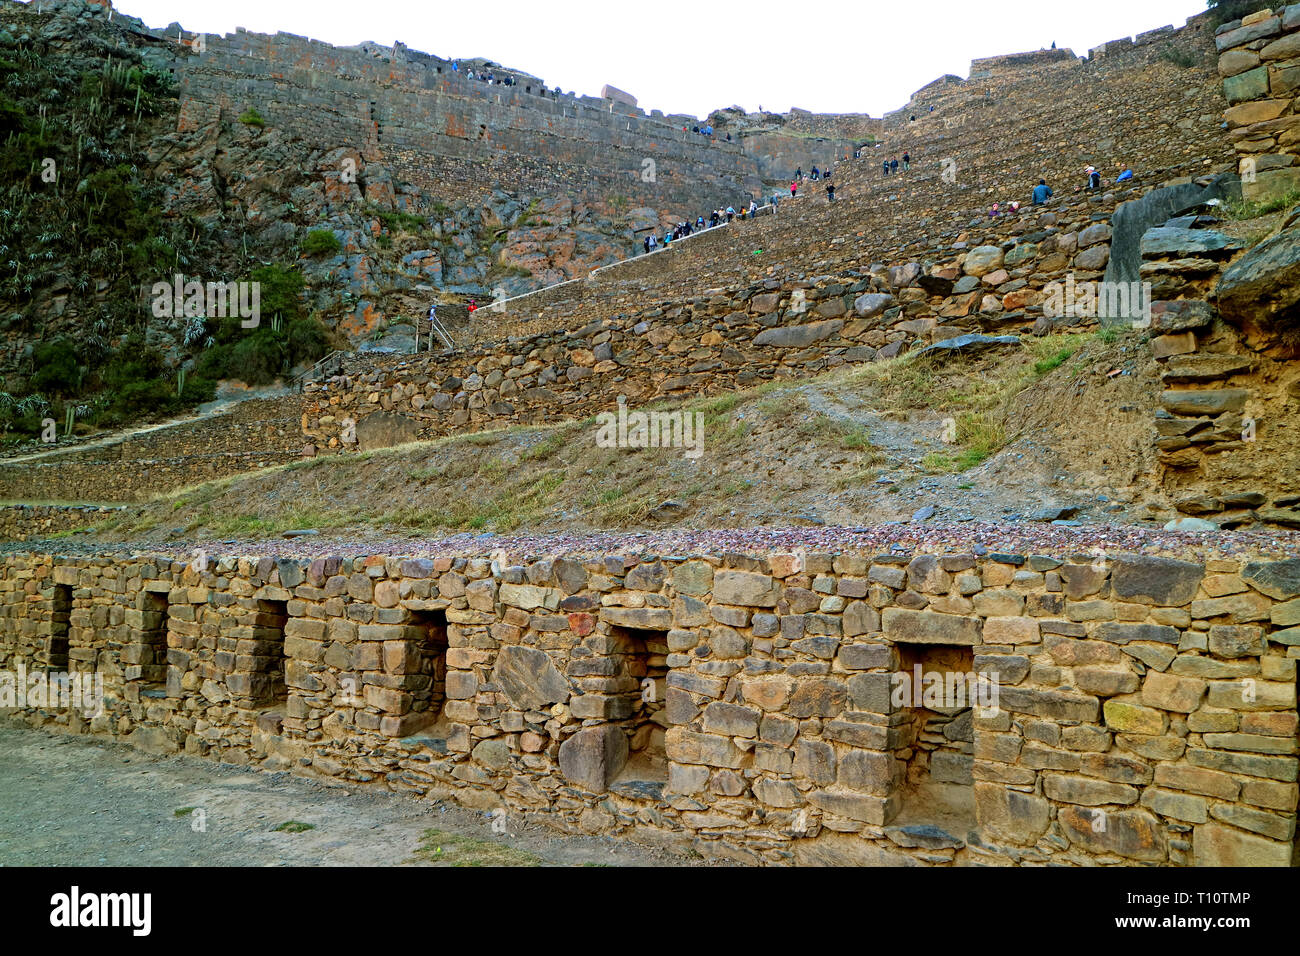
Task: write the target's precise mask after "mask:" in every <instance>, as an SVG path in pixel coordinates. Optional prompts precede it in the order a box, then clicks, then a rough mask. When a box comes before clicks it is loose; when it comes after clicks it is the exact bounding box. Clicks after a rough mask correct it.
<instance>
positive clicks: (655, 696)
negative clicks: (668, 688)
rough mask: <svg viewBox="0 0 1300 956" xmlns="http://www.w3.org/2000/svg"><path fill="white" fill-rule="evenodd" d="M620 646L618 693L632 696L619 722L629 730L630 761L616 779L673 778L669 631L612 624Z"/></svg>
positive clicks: (657, 780)
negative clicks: (668, 737)
mask: <svg viewBox="0 0 1300 956" xmlns="http://www.w3.org/2000/svg"><path fill="white" fill-rule="evenodd" d="M610 636H611V637H612V638H613V639H614V642H615V646H614V650H613V652H612V655H611V656H612V657H613V658H614V663H615V674H614V681H615V684H614V688H615V692H616V693H617V694H619V695H620V696H623V697H625V698H626V699H627V701H628V704H629V708H628V710H629V711H630V712H629V715H628V716H627V717H625V718H623V719H622V720H621V721H620V723H621V724H622V726H623V729H624V730H625V731H627V734H628V760H627V763H626V764H625V765H624V767H623V770H622V772H620V773H619V774H618V777H617V782H619V783H628V782H633V781H644V782H648V783H664V782H666V781H667V780H668V755H667V751H666V750H665V747H664V735H665V733H666V732H667V729H668V717H667V714H666V713H665V712H664V682H665V679H666V678H667V676H668V632H667V631H649V630H640V629H637V628H630V627H617V626H616V627H611V628H610Z"/></svg>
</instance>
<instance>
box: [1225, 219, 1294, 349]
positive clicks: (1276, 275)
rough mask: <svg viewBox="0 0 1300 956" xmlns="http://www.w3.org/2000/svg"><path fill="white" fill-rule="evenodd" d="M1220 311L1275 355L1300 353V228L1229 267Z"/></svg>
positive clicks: (1258, 346) (1257, 345)
mask: <svg viewBox="0 0 1300 956" xmlns="http://www.w3.org/2000/svg"><path fill="white" fill-rule="evenodd" d="M1216 294H1217V296H1218V305H1219V314H1220V315H1221V316H1223V318H1224V319H1225V320H1227V321H1228V322H1230V323H1232V324H1233V325H1235V326H1237V327H1238V328H1239V329H1241V331H1242V334H1243V335H1244V336H1245V338H1246V343H1247V344H1248V345H1249V346H1250V347H1251V348H1253V349H1256V350H1258V351H1262V352H1265V353H1267V354H1268V355H1270V356H1272V357H1274V358H1282V359H1287V358H1296V357H1300V227H1293V228H1291V229H1287V230H1284V231H1283V232H1280V233H1278V234H1277V235H1276V236H1273V237H1272V238H1271V239H1266V240H1265V241H1264V242H1261V243H1260V244H1259V245H1257V246H1256V247H1255V248H1253V249H1251V250H1249V251H1248V252H1247V253H1246V254H1245V255H1243V256H1242V257H1241V258H1240V259H1238V260H1237V261H1236V262H1234V263H1233V264H1232V265H1231V266H1229V267H1228V271H1226V272H1225V273H1224V274H1223V278H1221V279H1220V280H1219V287H1218V290H1217V293H1216Z"/></svg>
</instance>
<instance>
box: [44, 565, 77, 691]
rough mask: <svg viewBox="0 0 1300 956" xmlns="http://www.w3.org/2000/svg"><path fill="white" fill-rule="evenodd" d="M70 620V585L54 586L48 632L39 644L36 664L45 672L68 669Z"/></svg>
mask: <svg viewBox="0 0 1300 956" xmlns="http://www.w3.org/2000/svg"><path fill="white" fill-rule="evenodd" d="M71 619H72V585H70V584H56V585H54V594H53V596H52V598H51V605H50V630H49V634H48V635H47V636H46V637H45V640H44V641H43V642H42V644H41V649H40V656H39V658H38V663H39V664H41V665H42V666H43V667H44V668H45V669H46V670H51V671H66V670H67V669H68V627H69V621H70V620H71Z"/></svg>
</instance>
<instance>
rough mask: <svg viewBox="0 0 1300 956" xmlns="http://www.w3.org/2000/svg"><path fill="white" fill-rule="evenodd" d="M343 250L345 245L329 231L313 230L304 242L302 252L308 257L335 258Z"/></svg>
mask: <svg viewBox="0 0 1300 956" xmlns="http://www.w3.org/2000/svg"><path fill="white" fill-rule="evenodd" d="M342 250H343V243H342V242H340V241H339V237H338V236H336V235H334V233H333V232H331V231H330V230H329V229H313V230H312V231H311V232H309V233H307V236H306V238H304V239H303V241H302V252H303V255H306V256H334V255H338V254H339V253H340V252H341V251H342Z"/></svg>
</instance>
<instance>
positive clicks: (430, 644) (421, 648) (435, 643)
mask: <svg viewBox="0 0 1300 956" xmlns="http://www.w3.org/2000/svg"><path fill="white" fill-rule="evenodd" d="M410 624H411V626H412V627H415V628H416V629H417V630H418V632H419V636H418V637H417V638H416V639H415V640H414V641H412V642H411V644H410V647H409V649H408V654H407V660H408V667H409V670H408V673H409V674H412V675H414V676H415V677H416V680H415V681H413V682H412V683H413V684H414V685H415V686H414V687H413V688H412V691H411V695H412V697H414V698H415V700H414V703H413V704H412V705H411V718H410V719H409V720H408V721H407V722H406V726H405V727H404V730H405V732H406V733H415V732H417V731H421V730H425V731H427V730H429V729H430V728H433V729H434V731H435V734H436V730H437V728H439V727H440V726H441V723H442V716H443V707H444V705H445V704H446V703H447V612H446V611H412V612H411V621H410Z"/></svg>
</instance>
